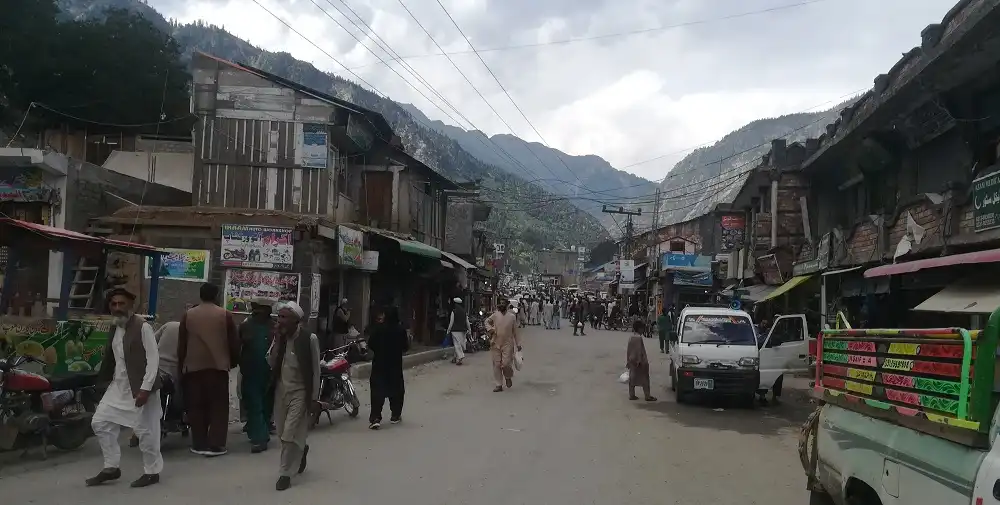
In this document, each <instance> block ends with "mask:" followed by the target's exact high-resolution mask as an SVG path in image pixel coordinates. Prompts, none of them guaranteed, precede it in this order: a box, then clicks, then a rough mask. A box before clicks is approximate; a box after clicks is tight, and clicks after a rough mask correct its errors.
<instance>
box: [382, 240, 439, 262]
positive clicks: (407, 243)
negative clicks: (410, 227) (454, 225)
mask: <svg viewBox="0 0 1000 505" xmlns="http://www.w3.org/2000/svg"><path fill="white" fill-rule="evenodd" d="M393 240H395V241H396V242H399V249H400V250H401V251H403V252H408V253H410V254H416V255H417V256H424V257H427V258H432V259H438V258H440V257H441V250H440V249H438V248H436V247H431V246H429V245H427V244H425V243H423V242H417V241H416V240H403V239H398V238H393Z"/></svg>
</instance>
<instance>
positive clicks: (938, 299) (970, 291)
mask: <svg viewBox="0 0 1000 505" xmlns="http://www.w3.org/2000/svg"><path fill="white" fill-rule="evenodd" d="M997 307H1000V284H996V283H988V282H983V281H977V280H974V279H963V280H961V281H958V282H955V283H953V284H950V285H948V286H947V287H945V288H944V289H942V290H941V291H938V292H937V293H936V294H935V295H934V296H932V297H930V298H928V299H926V300H924V301H923V302H922V303H921V304H920V305H917V306H916V307H914V308H913V310H917V311H921V312H949V313H953V314H989V313H991V312H993V311H994V310H996V308H997Z"/></svg>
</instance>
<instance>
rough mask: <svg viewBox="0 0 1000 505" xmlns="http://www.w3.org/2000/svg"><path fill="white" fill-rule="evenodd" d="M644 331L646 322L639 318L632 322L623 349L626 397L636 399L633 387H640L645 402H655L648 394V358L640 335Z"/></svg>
mask: <svg viewBox="0 0 1000 505" xmlns="http://www.w3.org/2000/svg"><path fill="white" fill-rule="evenodd" d="M645 331H646V323H645V321H642V320H641V319H639V320H636V321H635V322H633V323H632V337H631V338H629V339H628V348H627V349H626V351H625V366H626V367H627V368H628V399H629V400H638V399H639V397H638V396H636V395H635V387H636V386H639V387H641V388H642V394H643V395H644V396H645V398H646V401H647V402H655V401H656V398H654V397H653V396H652V395H650V394H649V358H648V357H647V356H646V344H645V343H643V340H642V335H643V334H644V333H645Z"/></svg>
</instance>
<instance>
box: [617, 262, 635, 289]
mask: <svg viewBox="0 0 1000 505" xmlns="http://www.w3.org/2000/svg"><path fill="white" fill-rule="evenodd" d="M619 263H620V268H621V273H622V277H621V283H622V284H623V285H624V284H631V283H633V282H635V260H619Z"/></svg>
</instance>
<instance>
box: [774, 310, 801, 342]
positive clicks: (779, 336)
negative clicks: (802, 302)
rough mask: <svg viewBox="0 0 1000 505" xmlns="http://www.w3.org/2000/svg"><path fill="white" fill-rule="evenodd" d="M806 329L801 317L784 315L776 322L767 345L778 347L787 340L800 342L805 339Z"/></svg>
mask: <svg viewBox="0 0 1000 505" xmlns="http://www.w3.org/2000/svg"><path fill="white" fill-rule="evenodd" d="M804 334H805V331H804V330H803V327H802V318H801V317H784V318H781V319H778V320H777V321H775V322H774V327H773V328H772V329H771V335H770V337H769V338H768V341H767V347H777V346H779V345H781V344H784V343H787V342H800V341H802V340H803V338H804V337H803V335H804Z"/></svg>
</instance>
